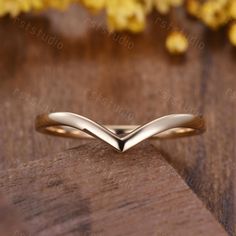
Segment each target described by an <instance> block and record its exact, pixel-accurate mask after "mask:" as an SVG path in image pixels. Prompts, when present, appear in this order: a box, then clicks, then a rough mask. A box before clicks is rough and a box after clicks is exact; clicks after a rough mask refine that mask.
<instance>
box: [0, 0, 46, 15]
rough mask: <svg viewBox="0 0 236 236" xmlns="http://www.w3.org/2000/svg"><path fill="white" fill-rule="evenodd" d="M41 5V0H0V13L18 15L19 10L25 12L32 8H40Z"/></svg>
mask: <svg viewBox="0 0 236 236" xmlns="http://www.w3.org/2000/svg"><path fill="white" fill-rule="evenodd" d="M42 6H43V1H42V0H0V15H5V14H8V13H9V14H11V15H12V16H16V15H18V14H19V13H20V12H27V11H30V10H32V9H40V8H42Z"/></svg>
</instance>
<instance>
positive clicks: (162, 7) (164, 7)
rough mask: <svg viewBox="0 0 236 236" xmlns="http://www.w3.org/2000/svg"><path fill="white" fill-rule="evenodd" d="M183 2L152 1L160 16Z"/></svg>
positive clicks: (174, 0) (177, 0)
mask: <svg viewBox="0 0 236 236" xmlns="http://www.w3.org/2000/svg"><path fill="white" fill-rule="evenodd" d="M183 2H184V0H153V3H154V6H155V7H156V8H157V10H158V11H159V12H160V13H162V14H166V13H168V12H169V10H170V8H171V7H178V6H180V5H182V4H183Z"/></svg>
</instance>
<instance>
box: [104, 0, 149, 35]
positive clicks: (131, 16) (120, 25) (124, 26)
mask: <svg viewBox="0 0 236 236" xmlns="http://www.w3.org/2000/svg"><path fill="white" fill-rule="evenodd" d="M106 10H107V16H108V26H109V28H110V30H111V31H113V30H119V31H120V30H131V31H133V32H139V31H142V30H143V29H144V26H145V18H146V17H145V5H144V4H142V3H141V2H140V1H139V0H109V1H107V3H106Z"/></svg>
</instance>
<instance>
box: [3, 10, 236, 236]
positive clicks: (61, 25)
mask: <svg viewBox="0 0 236 236" xmlns="http://www.w3.org/2000/svg"><path fill="white" fill-rule="evenodd" d="M175 23H176V24H177V23H178V24H180V23H181V27H182V29H183V30H184V32H186V34H187V35H188V36H189V37H191V38H192V40H191V43H190V46H191V47H190V50H189V52H188V53H187V55H186V56H185V57H178V58H176V57H171V56H169V55H168V53H167V52H166V51H165V49H164V40H165V36H166V34H167V33H168V30H169V29H170V28H171V25H172V20H171V19H165V18H160V16H157V15H153V16H151V17H150V19H149V24H148V26H147V29H146V30H145V32H144V33H142V34H140V35H130V34H128V33H122V34H109V33H108V31H107V30H106V28H105V23H104V18H103V16H96V17H91V16H90V15H88V14H87V12H86V11H84V10H83V9H80V8H78V7H72V8H70V10H69V11H68V12H66V13H59V12H47V13H45V14H42V15H38V16H29V15H28V16H20V17H19V18H17V19H15V20H12V19H9V18H7V17H6V18H3V19H1V20H0V35H1V50H0V96H1V103H0V104H1V116H0V130H1V139H0V150H1V153H0V160H1V165H0V169H1V170H2V171H1V176H5V175H4V173H9V172H6V171H7V169H10V170H13V169H15V168H16V169H17V168H22V166H24V165H27V163H31V162H34V161H37V160H40V162H43V160H45V161H46V160H47V158H48V157H49V156H51V157H55V156H56V155H57V153H58V152H62V151H63V152H65V153H67V152H68V149H71V148H72V147H77V146H78V141H77V140H67V139H66V140H65V139H59V138H58V139H57V138H54V137H49V136H44V135H41V134H38V133H36V132H35V130H34V118H35V116H36V115H37V114H39V113H44V112H49V111H71V112H75V113H79V114H81V115H84V116H87V117H89V118H91V119H94V120H96V121H98V122H100V123H110V124H111V123H118V124H120V123H123V124H136V123H140V124H142V123H145V122H148V121H150V120H152V119H154V118H156V117H159V116H162V115H166V114H170V113H202V114H203V115H204V116H205V118H206V121H207V129H208V130H207V132H206V134H205V135H204V136H201V137H192V138H187V139H181V140H171V141H165V142H161V143H159V142H152V145H154V146H155V148H156V150H157V152H158V153H159V154H158V155H161V156H162V157H164V159H165V160H166V161H167V162H168V163H169V164H170V165H171V166H172V167H174V168H175V169H176V170H177V172H178V173H179V174H180V175H181V176H182V177H183V178H184V179H185V181H186V182H187V184H188V185H189V186H190V188H191V189H192V190H193V191H194V192H195V193H196V194H197V196H198V197H199V198H200V199H201V200H202V201H203V203H204V204H205V205H206V206H207V208H208V209H209V210H210V211H211V212H212V213H213V215H214V216H215V217H216V218H217V220H218V221H219V222H220V223H221V224H222V225H223V226H224V227H225V229H226V230H227V231H228V233H229V234H230V235H234V234H235V206H234V205H235V194H234V188H235V186H234V173H235V170H234V162H235V158H236V156H235V140H236V137H235V134H236V132H235V131H236V130H235V114H236V113H235V105H236V80H235V74H236V67H235V58H236V57H235V55H236V54H235V51H234V50H233V49H232V47H231V46H230V45H229V43H228V42H227V40H226V38H225V36H224V34H223V33H222V32H220V33H213V32H209V31H207V30H206V29H205V28H204V27H203V26H201V25H199V24H198V23H196V22H193V21H191V20H188V21H187V20H186V18H185V17H184V16H183V14H178V20H176V22H175ZM79 144H80V145H83V144H84V145H87V144H88V143H87V141H84V142H83V141H82V143H81V142H79ZM97 145H98V146H99V145H100V146H101V147H103V148H105V147H106V146H105V145H104V144H102V143H98V144H97ZM112 155H113V154H112ZM147 155H148V153H147ZM150 165H151V164H150ZM19 166H20V167H19ZM13 172H14V171H13Z"/></svg>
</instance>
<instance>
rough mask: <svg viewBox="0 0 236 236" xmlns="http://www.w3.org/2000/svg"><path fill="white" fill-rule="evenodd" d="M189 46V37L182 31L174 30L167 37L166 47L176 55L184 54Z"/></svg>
mask: <svg viewBox="0 0 236 236" xmlns="http://www.w3.org/2000/svg"><path fill="white" fill-rule="evenodd" d="M188 46H189V43H188V39H187V37H186V36H185V35H184V34H182V33H181V32H177V31H174V32H172V33H170V34H169V35H168V37H167V39H166V48H167V50H168V51H169V53H171V54H174V55H179V54H183V53H185V52H186V51H187V49H188Z"/></svg>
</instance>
